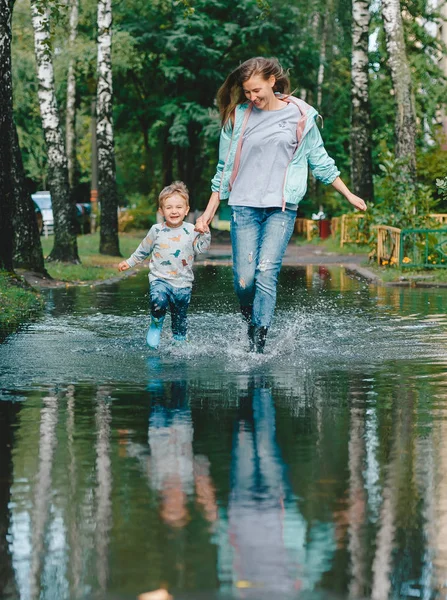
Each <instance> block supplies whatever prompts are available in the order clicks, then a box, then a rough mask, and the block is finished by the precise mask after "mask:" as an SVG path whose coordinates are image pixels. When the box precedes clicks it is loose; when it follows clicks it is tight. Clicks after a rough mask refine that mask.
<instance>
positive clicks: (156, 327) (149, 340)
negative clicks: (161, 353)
mask: <svg viewBox="0 0 447 600" xmlns="http://www.w3.org/2000/svg"><path fill="white" fill-rule="evenodd" d="M164 320H165V318H164V317H160V318H159V319H156V318H155V317H151V326H150V327H149V329H148V332H147V336H146V344H147V345H148V346H149V348H152V349H153V350H156V349H157V348H158V345H159V343H160V336H161V330H162V329H163V321H164Z"/></svg>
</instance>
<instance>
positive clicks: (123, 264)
mask: <svg viewBox="0 0 447 600" xmlns="http://www.w3.org/2000/svg"><path fill="white" fill-rule="evenodd" d="M127 269H130V267H129V265H128V264H127V261H126V260H122V261H121V262H120V264H119V265H118V271H127Z"/></svg>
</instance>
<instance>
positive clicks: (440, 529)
mask: <svg viewBox="0 0 447 600" xmlns="http://www.w3.org/2000/svg"><path fill="white" fill-rule="evenodd" d="M433 437H434V442H435V447H436V456H437V465H436V466H437V468H436V473H435V475H434V478H435V479H436V484H435V486H436V487H435V490H433V489H432V492H434V493H435V494H436V502H435V508H434V514H431V515H430V516H431V517H432V520H431V523H430V530H429V531H430V534H431V535H430V538H431V543H432V544H433V554H434V557H433V572H432V577H433V587H434V588H435V590H436V591H437V592H438V594H439V597H440V598H446V597H447V411H445V410H443V411H441V415H440V419H439V421H438V423H437V425H436V429H435V432H434V436H433ZM430 512H431V511H430Z"/></svg>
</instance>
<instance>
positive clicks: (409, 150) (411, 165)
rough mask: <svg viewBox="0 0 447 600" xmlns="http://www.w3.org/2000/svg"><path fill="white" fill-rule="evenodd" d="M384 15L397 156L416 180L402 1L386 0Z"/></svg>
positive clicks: (412, 119)
mask: <svg viewBox="0 0 447 600" xmlns="http://www.w3.org/2000/svg"><path fill="white" fill-rule="evenodd" d="M382 17H383V23H384V28H385V36H386V47H387V50H388V60H389V65H390V68H391V78H392V80H393V88H394V97H395V100H396V123H395V132H396V157H397V158H399V159H405V164H404V165H403V170H404V171H407V172H408V174H409V175H410V177H411V179H413V180H414V179H415V177H416V142H415V140H416V112H415V108H414V98H413V93H412V85H411V73H410V66H409V63H408V59H407V53H406V49H405V38H404V29H403V23H402V14H401V6H400V2H399V0H383V1H382Z"/></svg>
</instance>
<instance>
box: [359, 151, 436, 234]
mask: <svg viewBox="0 0 447 600" xmlns="http://www.w3.org/2000/svg"><path fill="white" fill-rule="evenodd" d="M404 166H405V165H404V161H402V160H397V159H395V158H394V156H393V155H392V154H391V153H390V152H388V151H385V152H384V154H383V158H382V162H381V163H380V164H379V168H380V170H381V172H382V177H377V178H376V180H375V191H376V202H375V204H374V206H371V207H369V210H368V211H367V217H368V220H369V222H370V224H374V225H389V226H391V227H399V228H401V229H403V228H408V227H411V228H413V227H426V226H427V215H428V214H430V213H433V212H435V210H436V207H437V204H438V200H436V199H435V198H434V197H433V189H432V188H431V187H430V186H428V185H426V184H425V183H421V182H419V181H418V182H416V183H415V184H414V183H412V181H411V178H410V176H409V175H408V171H407V169H405V168H403V167H404Z"/></svg>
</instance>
